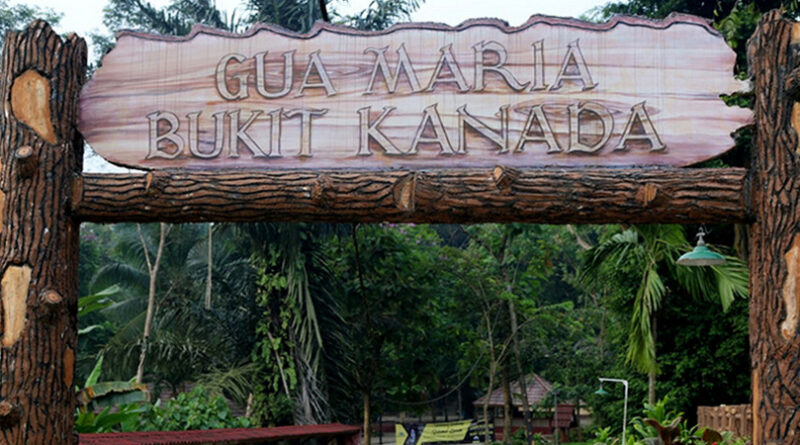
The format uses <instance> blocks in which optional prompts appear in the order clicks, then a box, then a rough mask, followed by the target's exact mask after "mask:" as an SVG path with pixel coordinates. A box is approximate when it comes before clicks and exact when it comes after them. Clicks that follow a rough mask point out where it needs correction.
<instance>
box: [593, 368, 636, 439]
mask: <svg viewBox="0 0 800 445" xmlns="http://www.w3.org/2000/svg"><path fill="white" fill-rule="evenodd" d="M598 380H600V389H598V390H597V391H595V394H598V395H601V396H603V395H606V394H608V392H606V391H604V390H603V382H613V383H622V384H623V385H625V405H624V408H623V409H622V445H625V425H626V424H627V423H628V381H627V380H622V379H608V378H605V377H600V378H599V379H598Z"/></svg>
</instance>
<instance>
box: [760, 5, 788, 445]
mask: <svg viewBox="0 0 800 445" xmlns="http://www.w3.org/2000/svg"><path fill="white" fill-rule="evenodd" d="M793 29H794V30H797V24H795V23H792V22H791V21H789V20H786V19H783V18H782V17H781V13H780V11H773V12H771V13H769V14H765V15H764V16H763V17H762V18H761V21H760V23H759V25H758V28H757V30H756V32H755V34H753V37H752V38H751V39H750V42H749V44H748V59H749V66H750V70H751V75H752V76H753V78H754V81H755V91H756V100H755V122H756V138H755V146H754V148H753V149H752V159H751V174H750V178H751V181H752V191H753V194H752V199H753V213H754V217H755V221H756V222H754V223H753V224H752V225H751V227H750V256H749V264H750V354H751V359H752V367H753V374H752V379H753V382H752V384H753V444H754V445H789V444H796V443H800V416H799V415H798V401H799V400H800V385H798V384H797V376H798V375H800V335H798V331H797V329H796V323H797V320H796V314H797V306H796V305H797V303H798V301H797V290H796V289H797V287H798V283H797V282H796V281H797V280H798V278H800V273H798V270H797V267H798V266H797V261H798V248H800V246H798V241H797V240H798V236H800V208H798V203H800V179H798V178H800V159H799V158H798V153H797V147H798V135H797V132H796V131H795V129H794V128H792V120H793V119H792V118H793V108H795V107H796V104H795V103H794V101H793V100H792V96H791V95H790V92H789V91H787V90H786V89H785V85H786V76H787V75H789V73H791V71H792V70H793V69H794V68H796V67H798V66H800V55H799V53H798V49H800V47H798V46H797V45H798V44H800V42H797V40H798V37H800V35H798V34H795V35H793ZM792 42H795V43H792Z"/></svg>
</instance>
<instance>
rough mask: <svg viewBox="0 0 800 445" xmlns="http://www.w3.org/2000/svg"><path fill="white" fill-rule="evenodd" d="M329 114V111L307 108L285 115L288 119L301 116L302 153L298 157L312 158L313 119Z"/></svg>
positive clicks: (288, 112) (291, 111)
mask: <svg viewBox="0 0 800 445" xmlns="http://www.w3.org/2000/svg"><path fill="white" fill-rule="evenodd" d="M327 112H328V110H327V109H321V110H312V109H307V108H297V109H294V110H289V111H287V112H286V113H284V114H283V115H284V116H285V117H286V118H287V119H291V118H293V117H295V116H300V152H299V153H298V154H297V156H301V157H310V156H311V119H312V118H313V117H315V116H317V117H319V116H324V115H325V113H327Z"/></svg>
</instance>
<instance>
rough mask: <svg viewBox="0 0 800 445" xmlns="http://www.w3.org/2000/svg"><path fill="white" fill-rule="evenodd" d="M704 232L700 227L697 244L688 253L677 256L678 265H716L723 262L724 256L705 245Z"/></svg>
mask: <svg viewBox="0 0 800 445" xmlns="http://www.w3.org/2000/svg"><path fill="white" fill-rule="evenodd" d="M704 236H705V232H703V230H702V229H701V230H700V231H699V232H698V233H697V246H695V248H694V249H693V250H692V251H691V252H688V253H684V254H683V255H681V257H680V258H678V261H677V264H678V265H679V266H716V265H719V264H725V257H724V256H722V255H720V254H718V253H717V252H714V251H712V250H711V249H709V248H708V246H706V242H705V240H704V239H703V237H704Z"/></svg>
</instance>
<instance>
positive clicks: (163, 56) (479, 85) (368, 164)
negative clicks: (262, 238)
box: [79, 15, 751, 170]
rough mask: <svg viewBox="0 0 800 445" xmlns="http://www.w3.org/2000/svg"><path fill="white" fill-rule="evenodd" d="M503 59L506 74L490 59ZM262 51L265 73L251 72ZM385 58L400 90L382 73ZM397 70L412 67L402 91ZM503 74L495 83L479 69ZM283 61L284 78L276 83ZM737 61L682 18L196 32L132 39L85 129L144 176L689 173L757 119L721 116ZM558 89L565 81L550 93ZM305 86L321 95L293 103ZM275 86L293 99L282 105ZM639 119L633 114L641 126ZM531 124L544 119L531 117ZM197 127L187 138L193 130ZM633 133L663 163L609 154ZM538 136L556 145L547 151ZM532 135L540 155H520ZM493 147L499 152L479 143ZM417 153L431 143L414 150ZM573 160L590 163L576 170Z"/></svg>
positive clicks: (105, 152)
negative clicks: (201, 172)
mask: <svg viewBox="0 0 800 445" xmlns="http://www.w3.org/2000/svg"><path fill="white" fill-rule="evenodd" d="M498 47H499V48H502V51H500V52H503V51H504V56H503V57H501V56H500V55H499V54H500V52H497V51H493V50H492V48H494V49H497V48H498ZM401 48H402V49H403V50H405V53H402V52H401ZM487 48H488V49H487ZM384 49H385V51H384ZM265 51H266V52H267V53H266V55H264V56H263V61H264V62H263V63H261V59H258V58H257V57H256V56H257V55H258V54H263V53H264V52H265ZM381 54H382V55H383V56H384V57H385V59H386V66H387V67H388V69H389V72H388V77H389V78H392V77H393V76H398V77H397V78H396V79H395V81H392V82H388V81H387V79H386V76H383V74H382V71H381V69H379V68H378V67H379V64H376V60H378V59H379V55H381ZM403 54H405V55H407V57H408V60H409V62H410V64H409V65H407V66H406V68H405V69H404V70H403V71H400V73H399V74H397V73H396V70H397V69H398V66H399V61H400V60H401V59H403ZM284 55H285V56H286V58H284ZM226 56H231V57H233V56H235V57H236V58H234V59H226V58H225V57H226ZM506 56H507V57H506ZM501 58H505V59H506V60H505V64H504V65H502V69H501V70H492V69H490V68H491V67H494V66H497V64H498V63H499V60H500V59H501ZM288 60H291V61H292V62H291V65H292V66H291V68H292V69H286V70H284V67H285V66H288V65H289V62H287V61H288ZM315 61H317V62H315ZM579 61H585V65H582V64H581V63H579ZM734 61H735V54H734V52H733V51H732V50H731V49H730V48H728V47H727V45H726V44H725V42H724V39H723V38H722V37H721V36H720V35H719V33H717V31H715V30H714V29H713V28H711V27H710V26H709V25H708V24H707V23H706V22H705V21H703V20H702V19H699V18H696V17H691V16H686V15H673V16H670V17H669V18H667V19H666V20H664V21H649V20H645V19H640V18H631V17H617V18H614V19H613V20H612V21H610V22H608V23H604V24H593V23H587V22H582V21H578V20H571V19H561V18H555V17H545V16H533V17H531V18H530V19H529V20H528V21H527V22H526V23H525V24H523V25H521V26H518V27H511V26H508V25H507V24H505V23H504V22H501V21H499V20H491V19H479V20H470V21H467V22H464V23H463V24H461V25H459V26H456V27H450V26H446V25H441V24H432V23H416V24H414V23H412V24H403V25H396V26H394V27H392V28H390V29H388V30H385V31H379V32H363V31H356V30H353V29H348V28H342V27H336V26H333V25H329V24H324V23H318V24H317V25H316V26H315V27H314V28H313V29H312V30H311V31H310V32H309V33H308V34H295V33H291V32H288V31H286V30H283V29H280V28H277V27H273V26H269V25H258V26H256V27H254V28H253V29H251V30H250V31H248V32H246V33H244V34H231V33H226V32H223V31H219V30H214V29H209V28H204V27H196V28H194V29H193V31H192V32H191V33H190V34H189V35H188V36H185V37H179V38H175V37H163V36H155V35H148V34H142V33H136V32H129V31H125V32H122V33H120V34H119V35H118V42H117V46H116V47H115V49H114V50H112V51H111V52H110V53H109V54H107V55H106V56H105V57H104V59H103V65H102V67H101V68H100V69H99V70H98V71H97V72H96V73H95V75H94V77H93V78H92V80H90V82H89V83H88V84H87V85H86V87H85V89H84V91H83V93H82V95H81V101H80V109H81V112H80V123H79V126H80V130H81V132H82V133H83V135H84V136H85V137H86V139H87V140H88V142H89V143H90V145H91V146H92V147H93V148H94V149H95V150H96V151H97V152H98V153H100V154H101V155H102V156H104V157H105V158H106V159H108V160H110V161H111V162H114V163H117V164H121V165H128V166H136V167H141V168H145V169H176V168H192V169H222V168H243V169H276V170H278V169H317V168H319V169H374V170H380V169H387V168H405V169H424V168H463V167H492V166H494V165H496V164H504V165H507V166H509V167H530V166H579V165H588V166H600V165H604V166H641V165H678V166H685V165H691V164H694V163H697V162H699V161H701V160H705V159H709V158H712V157H714V156H717V155H719V154H721V153H722V152H724V151H726V150H727V149H728V148H730V147H731V146H732V145H733V141H732V139H731V137H730V134H731V132H733V131H734V130H736V129H737V128H739V127H740V126H741V125H743V124H745V123H748V122H749V121H750V120H751V112H750V110H747V109H741V108H737V107H727V106H725V104H724V103H723V102H722V100H721V99H720V98H719V95H720V94H725V93H730V92H732V91H735V90H739V89H742V88H743V87H744V83H742V82H739V81H737V80H735V79H734V78H733V75H732V68H733V65H734ZM317 63H318V64H317ZM218 65H219V66H221V67H222V74H221V75H222V81H218V80H217V75H218V73H217V67H218ZM260 66H263V67H264V69H263V73H262V76H261V77H262V78H263V82H259V70H258V67H260ZM565 66H566V68H564V67H565ZM321 67H322V69H323V70H324V71H325V73H326V74H327V79H328V80H329V82H328V83H326V82H323V78H322V77H321V76H319V75H318V74H319V73H320V72H321V71H320V68H321ZM481 67H483V68H481ZM487 67H489V68H487ZM582 67H583V68H582ZM502 70H505V71H502ZM409 71H411V72H413V73H414V76H409V75H408V72H409ZM455 71H458V72H459V73H460V74H461V75H462V76H456V74H455ZM501 71H502V72H501ZM284 73H288V74H289V75H290V82H284V80H285V76H284ZM481 73H483V74H481ZM562 73H563V74H565V75H567V76H572V77H573V78H572V79H563V78H562V79H561V80H559V75H560V74H562ZM584 74H586V75H588V76H587V77H586V78H584V77H582V75H584ZM373 77H374V79H373ZM562 77H563V76H562ZM588 77H590V79H588ZM371 81H372V82H371ZM243 82H244V83H243ZM245 83H246V86H245ZM308 84H311V85H316V86H312V87H309V88H303V85H308ZM285 85H286V86H290V88H289V89H288V90H286V94H285V95H281V94H278V92H280V91H281V90H282V89H283V87H284V86H285ZM370 85H371V86H372V87H371V88H370ZM523 85H524V87H523ZM260 86H263V89H264V90H266V91H264V92H261V91H259V87H260ZM392 91H393V92H392ZM271 95H276V96H280V97H271ZM245 96H246V97H245ZM226 97H227V98H226ZM640 103H643V104H644V105H643V106H642V110H643V111H642V112H634V110H635V109H636V106H637V104H640ZM504 106H508V109H507V112H504V111H503V110H504V108H503V107H504ZM537 106H542V108H541V112H540V113H541V114H536V113H533V112H532V110H533V109H535V108H536V107H537ZM461 107H466V108H461ZM593 107H594V108H593ZM459 109H462V110H466V111H462V117H463V116H464V115H463V113H464V112H466V113H469V114H470V115H472V116H473V117H474V118H476V119H478V120H480V121H481V122H483V123H484V124H485V125H486V126H487V127H488V129H484V130H485V131H484V133H485V134H484V135H481V134H479V132H478V131H474V129H473V128H472V127H471V126H470V125H469V123H468V122H469V121H468V119H467V118H466V117H463V119H464V122H462V123H461V124H462V125H461V126H462V127H464V129H463V131H462V130H461V129H460V128H459V111H458V110H459ZM592 109H594V110H595V112H593V111H591V110H592ZM598 109H599V110H601V111H600V112H596V111H597V110H598ZM298 110H305V111H306V112H311V110H316V111H318V112H319V113H318V114H315V115H313V116H311V115H303V112H302V111H298ZM359 110H361V113H360V112H359ZM425 110H427V112H426V111H425ZM587 110H588V111H587ZM603 110H605V111H607V112H608V115H607V116H606V118H607V119H608V120H607V121H606V122H605V123H603V121H602V119H600V117H599V116H600V115H601V114H603V113H605V111H603ZM323 111H324V114H322V112H323ZM198 112H199V113H200V115H199V117H197V124H196V125H197V135H196V137H192V135H191V134H190V131H189V127H190V126H191V125H192V124H190V118H189V116H190V115H191V114H192V113H198ZM158 113H162V114H164V116H165V115H166V114H165V113H172V114H174V117H175V119H176V121H175V122H176V123H177V124H178V128H177V130H176V133H175V138H173V140H174V141H177V142H174V143H173V142H169V141H168V140H161V141H157V142H156V143H155V144H153V145H154V147H156V148H157V149H153V148H151V143H150V137H151V133H150V130H151V127H152V129H153V130H154V131H155V133H153V134H154V135H157V136H163V135H164V134H167V133H169V129H170V128H171V125H172V124H169V123H168V121H167V120H166V119H162V117H163V116H162V114H158ZM215 113H222V114H221V115H218V116H222V117H219V120H217V118H214V117H212V116H214V114H215ZM255 113H258V115H256V114H255ZM384 113H386V114H385V116H384ZM504 113H505V114H507V115H508V118H507V121H508V124H507V126H508V130H507V132H506V133H505V134H503V132H502V131H501V127H502V123H501V121H502V120H503V116H504ZM642 113H644V114H642ZM645 114H646V116H645ZM147 116H152V117H153V118H152V124H151V119H148V117H147ZM578 116H579V118H578ZM634 116H635V117H634ZM251 117H253V118H254V120H253V121H252V122H250V121H249V119H250V118H251ZM572 117H575V119H572ZM529 118H531V121H530V125H529V126H528V125H527V124H528V119H529ZM643 118H646V119H648V120H649V121H651V123H652V127H653V132H654V133H657V134H658V136H659V138H660V139H661V140H662V142H663V144H665V145H666V148H664V149H661V150H655V151H653V150H651V149H652V148H654V142H653V141H652V140H650V141H645V140H642V141H631V140H628V141H627V142H626V143H625V144H623V146H624V149H622V150H616V149H615V147H617V146H618V144H619V143H620V142H621V140H622V139H623V134H624V133H626V131H627V130H626V129H627V127H628V125H627V124H628V122H631V123H632V124H633V125H632V127H631V128H632V130H631V131H632V132H633V133H632V134H641V133H642V132H644V131H646V128H645V126H644V125H641V124H642V119H643ZM303 119H306V122H310V124H309V125H308V126H307V127H304V126H303V125H302V122H303ZM542 119H544V120H545V121H546V124H547V126H549V127H550V128H551V130H552V139H550V140H549V141H548V140H546V139H547V138H546V137H545V136H546V135H547V134H546V132H545V126H546V125H545V122H542ZM362 120H363V122H364V125H363V126H361V125H360V122H361V121H362ZM439 121H441V126H439ZM217 122H219V124H220V127H219V128H221V129H222V130H221V131H218V128H217V126H216V123H217ZM248 122H250V123H249V124H248ZM473 123H474V122H473ZM606 124H608V125H606ZM473 127H474V125H473ZM172 128H174V127H172ZM232 128H233V129H232ZM242 128H244V130H243V131H242V133H241V138H237V137H236V129H242ZM525 128H528V130H529V131H526V134H528V135H529V136H531V137H534V138H538V140H532V141H529V142H527V143H525V144H523V145H521V146H520V145H519V142H520V140H521V135H522V134H523V131H525ZM273 130H274V131H273ZM491 132H494V134H495V136H496V139H497V140H499V142H498V143H499V144H500V145H498V143H495V142H491V138H490V137H487V136H486V134H491ZM232 135H233V142H231V137H232ZM462 136H464V144H463V147H462V145H461V144H460V143H459V140H460V138H461V137H462ZM606 136H608V137H607V139H605V137H606ZM178 138H179V139H178ZM217 138H219V144H217V140H218V139H217ZM247 138H250V139H252V141H247V140H246V139H247ZM420 138H421V140H428V142H422V143H420V144H418V145H417V144H414V140H415V139H417V140H418V141H419V139H420ZM504 138H507V141H508V142H504V141H505V139H504ZM309 139H310V140H309ZM154 140H155V139H154ZM193 140H196V141H197V146H196V147H194V150H195V151H192V150H193V148H192V147H191V143H190V141H193ZM278 141H279V143H278ZM364 141H366V142H364ZM387 141H388V142H387ZM432 141H435V142H432ZM250 142H252V143H255V144H256V145H258V149H255V151H254V150H251V149H250V148H248V144H249V143H250ZM523 142H524V141H523ZM390 143H391V144H390ZM578 143H580V144H583V145H585V146H594V145H597V151H595V152H591V153H588V152H580V151H579V148H580V147H579V146H578V145H577V144H578ZM179 144H182V146H183V149H182V150H178V145H179ZM278 146H279V147H280V149H278ZM501 146H502V148H501ZM414 147H416V148H418V151H417V152H416V153H413V150H412V148H414ZM176 150H177V151H176ZM259 150H260V151H259ZM232 152H238V157H234V156H232V155H231V154H232ZM390 152H393V153H394V154H391V153H390ZM193 153H195V154H193ZM196 153H200V154H201V155H202V156H205V157H208V159H202V158H200V157H198V156H199V155H197V154H196ZM254 153H256V154H258V155H259V157H257V156H255V155H254ZM173 154H174V155H175V156H176V157H175V158H174V159H167V157H171V156H172V155H173ZM148 157H149V158H148Z"/></svg>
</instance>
